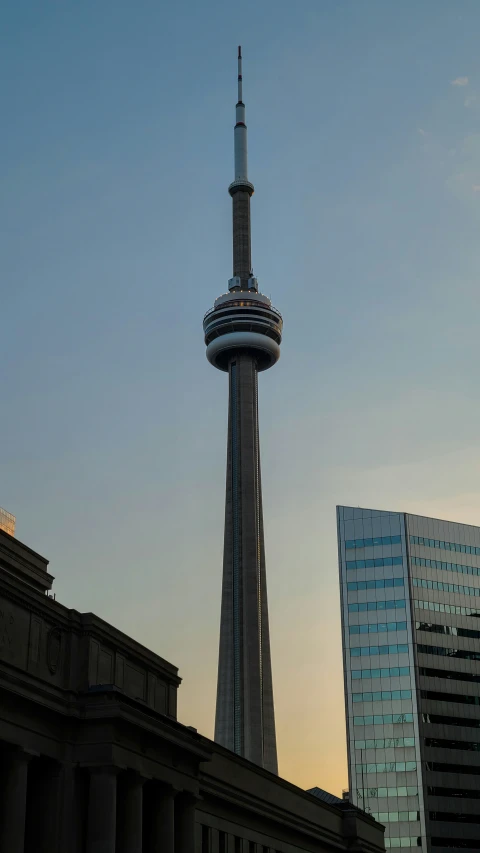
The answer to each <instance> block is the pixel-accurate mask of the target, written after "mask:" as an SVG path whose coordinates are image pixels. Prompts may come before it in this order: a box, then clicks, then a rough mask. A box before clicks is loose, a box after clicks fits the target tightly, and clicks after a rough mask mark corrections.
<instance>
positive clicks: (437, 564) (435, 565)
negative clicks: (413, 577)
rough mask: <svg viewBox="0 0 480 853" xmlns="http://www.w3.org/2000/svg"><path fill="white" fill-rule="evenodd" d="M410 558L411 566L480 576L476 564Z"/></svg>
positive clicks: (479, 591) (479, 592)
mask: <svg viewBox="0 0 480 853" xmlns="http://www.w3.org/2000/svg"><path fill="white" fill-rule="evenodd" d="M410 559H411V563H412V565H413V566H423V567H424V568H426V569H440V570H441V571H442V572H457V574H460V575H477V577H480V569H479V568H478V567H477V566H465V565H464V564H463V563H444V562H443V561H442V560H428V559H426V558H425V557H411V558H410ZM347 568H348V566H347ZM477 595H480V590H479V589H477Z"/></svg>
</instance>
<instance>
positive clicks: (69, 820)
mask: <svg viewBox="0 0 480 853" xmlns="http://www.w3.org/2000/svg"><path fill="white" fill-rule="evenodd" d="M76 773H77V770H76V765H75V764H73V763H71V762H69V763H64V764H63V765H62V778H61V787H62V802H61V807H60V816H59V836H60V847H59V849H60V851H61V853H63V851H64V850H68V851H69V853H79V849H80V840H81V837H82V831H81V826H80V821H81V816H80V805H79V802H78V790H77V785H76Z"/></svg>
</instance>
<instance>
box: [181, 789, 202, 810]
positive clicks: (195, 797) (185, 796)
mask: <svg viewBox="0 0 480 853" xmlns="http://www.w3.org/2000/svg"><path fill="white" fill-rule="evenodd" d="M176 796H177V797H178V798H179V799H180V800H181V801H182V802H183V803H185V805H188V806H195V805H196V804H197V803H199V802H200V800H203V797H202V796H200V794H199V793H198V792H195V791H187V790H185V789H180V790H178V791H177V795H176Z"/></svg>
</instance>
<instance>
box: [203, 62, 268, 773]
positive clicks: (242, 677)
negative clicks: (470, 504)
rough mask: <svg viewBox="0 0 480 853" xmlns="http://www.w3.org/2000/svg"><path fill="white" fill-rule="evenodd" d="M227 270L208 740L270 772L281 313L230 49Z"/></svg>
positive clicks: (218, 354)
mask: <svg viewBox="0 0 480 853" xmlns="http://www.w3.org/2000/svg"><path fill="white" fill-rule="evenodd" d="M234 145H235V174H234V180H233V182H232V183H231V184H230V186H229V188H228V191H229V193H230V195H231V197H232V207H233V276H232V278H231V279H230V280H229V282H228V293H224V294H223V295H222V296H219V297H218V299H216V300H215V303H214V307H213V308H211V309H210V311H208V312H207V314H206V315H205V318H204V321H203V329H204V333H205V344H206V347H207V358H208V360H209V361H210V363H211V364H213V366H214V367H217V368H218V369H219V370H222V371H224V372H225V373H227V374H228V384H229V408H228V444H227V482H226V500H225V538H224V554H223V586H222V612H221V624H220V649H219V662H218V684H217V708H216V717H215V740H216V741H217V742H218V743H220V744H222V745H223V746H225V747H227V748H228V749H231V750H232V751H233V752H236V753H237V754H239V755H243V756H244V757H245V758H248V759H249V760H250V761H253V762H255V763H256V764H259V765H260V766H261V767H265V768H266V769H267V770H270V771H271V772H273V773H277V747H276V738H275V716H274V707H273V688H272V668H271V661H270V637H269V630H268V607H267V587H266V574H265V549H264V536H263V516H262V485H261V474H260V448H259V431H258V384H257V378H258V373H259V372H261V371H263V370H267V369H268V368H270V367H272V366H273V365H274V364H275V362H276V361H278V359H279V357H280V342H281V339H282V317H281V315H280V313H279V312H278V311H277V310H276V309H275V308H272V304H271V302H270V299H268V298H267V297H266V296H264V295H263V294H262V293H260V292H259V290H258V283H257V279H256V278H255V277H254V275H253V271H252V262H251V239H250V238H251V235H250V199H251V196H252V195H253V184H251V183H250V181H249V180H248V171H247V127H246V124H245V105H244V103H243V100H242V53H241V48H239V49H238V102H237V105H236V124H235V130H234Z"/></svg>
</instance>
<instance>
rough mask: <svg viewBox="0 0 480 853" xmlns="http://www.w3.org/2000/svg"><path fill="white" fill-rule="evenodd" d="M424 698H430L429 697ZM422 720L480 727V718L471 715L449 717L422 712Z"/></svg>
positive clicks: (435, 723) (447, 724)
mask: <svg viewBox="0 0 480 853" xmlns="http://www.w3.org/2000/svg"><path fill="white" fill-rule="evenodd" d="M428 692H429V691H428V690H426V691H425V693H428ZM444 695H446V696H450V695H451V694H450V693H447V694H444ZM424 698H427V699H428V698H429V697H428V696H427V697H424ZM449 701H451V700H449ZM422 720H423V722H424V723H431V724H432V725H441V726H466V727H467V728H471V729H480V720H473V719H470V718H469V717H447V716H446V715H445V714H422Z"/></svg>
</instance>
